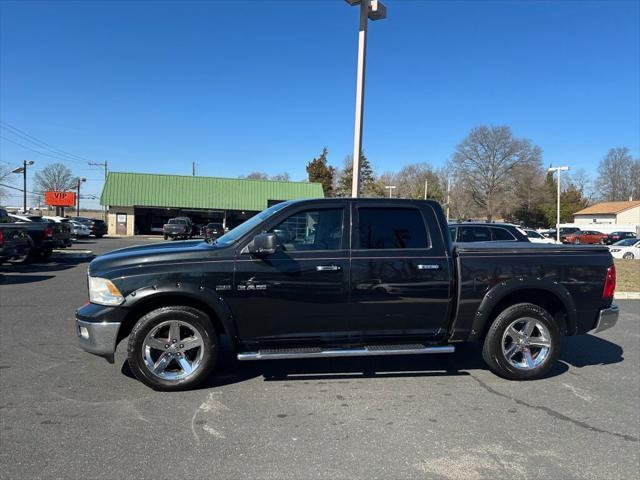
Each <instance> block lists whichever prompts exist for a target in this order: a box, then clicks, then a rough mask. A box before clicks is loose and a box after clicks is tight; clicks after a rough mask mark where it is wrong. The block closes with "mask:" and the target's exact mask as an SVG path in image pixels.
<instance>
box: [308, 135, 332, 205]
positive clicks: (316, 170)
mask: <svg viewBox="0 0 640 480" xmlns="http://www.w3.org/2000/svg"><path fill="white" fill-rule="evenodd" d="M328 155H329V151H328V150H327V147H324V148H323V149H322V153H321V154H320V156H319V157H318V158H314V159H313V160H311V161H310V162H309V163H307V174H308V175H309V181H310V182H318V183H321V184H322V190H323V191H324V196H325V197H332V196H333V178H334V176H335V173H336V169H335V168H333V167H332V166H330V165H328V163H327V156H328Z"/></svg>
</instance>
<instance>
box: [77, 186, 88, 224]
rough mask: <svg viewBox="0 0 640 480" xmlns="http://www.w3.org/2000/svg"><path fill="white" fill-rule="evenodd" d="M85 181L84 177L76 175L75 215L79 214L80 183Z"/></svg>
mask: <svg viewBox="0 0 640 480" xmlns="http://www.w3.org/2000/svg"><path fill="white" fill-rule="evenodd" d="M86 181H87V179H86V178H84V177H78V199H77V201H76V217H79V216H80V184H81V183H82V182H86Z"/></svg>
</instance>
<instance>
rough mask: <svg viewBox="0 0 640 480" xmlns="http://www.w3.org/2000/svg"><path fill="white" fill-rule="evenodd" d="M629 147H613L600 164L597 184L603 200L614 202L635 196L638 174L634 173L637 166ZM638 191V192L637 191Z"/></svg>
mask: <svg viewBox="0 0 640 480" xmlns="http://www.w3.org/2000/svg"><path fill="white" fill-rule="evenodd" d="M634 163H636V162H634V160H633V159H632V158H631V153H630V152H629V149H628V148H627V147H619V148H612V149H611V150H609V152H607V154H606V155H605V157H604V158H603V159H602V160H600V164H599V165H598V179H597V180H596V185H597V189H598V193H599V197H600V199H601V200H604V201H609V202H614V201H620V200H629V197H633V195H634V190H635V188H634V187H635V186H637V185H634V184H637V183H638V180H637V176H636V178H632V173H633V171H634V169H637V168H638V167H637V166H634ZM636 193H637V192H636Z"/></svg>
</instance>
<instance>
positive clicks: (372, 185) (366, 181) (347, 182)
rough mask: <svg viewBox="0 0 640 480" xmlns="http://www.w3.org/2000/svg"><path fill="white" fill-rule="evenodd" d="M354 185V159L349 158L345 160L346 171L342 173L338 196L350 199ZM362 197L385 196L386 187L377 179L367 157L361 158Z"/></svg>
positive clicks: (362, 156) (339, 180)
mask: <svg viewBox="0 0 640 480" xmlns="http://www.w3.org/2000/svg"><path fill="white" fill-rule="evenodd" d="M352 184H353V157H352V156H351V155H349V156H347V157H346V158H345V160H344V169H343V170H342V172H341V173H340V178H339V179H338V186H337V192H336V194H337V195H336V196H338V197H350V196H351V187H352ZM360 195H361V196H363V197H382V196H384V186H383V185H382V184H381V183H380V182H379V181H378V180H377V179H376V176H375V174H374V173H373V168H372V167H371V163H370V162H369V159H368V158H367V157H366V155H364V154H361V156H360Z"/></svg>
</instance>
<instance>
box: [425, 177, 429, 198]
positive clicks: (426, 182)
mask: <svg viewBox="0 0 640 480" xmlns="http://www.w3.org/2000/svg"><path fill="white" fill-rule="evenodd" d="M428 187H429V179H428V178H427V179H425V181H424V199H425V200H426V199H427V188H428Z"/></svg>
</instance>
